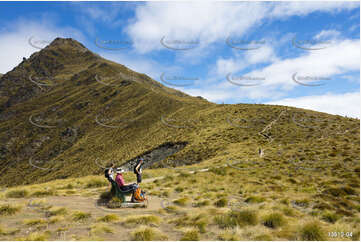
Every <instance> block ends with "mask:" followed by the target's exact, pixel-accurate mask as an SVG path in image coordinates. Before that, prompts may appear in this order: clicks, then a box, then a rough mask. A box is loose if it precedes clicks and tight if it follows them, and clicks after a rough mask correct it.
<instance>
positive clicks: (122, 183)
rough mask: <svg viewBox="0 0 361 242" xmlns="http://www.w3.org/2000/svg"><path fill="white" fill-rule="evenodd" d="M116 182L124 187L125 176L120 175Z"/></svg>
mask: <svg viewBox="0 0 361 242" xmlns="http://www.w3.org/2000/svg"><path fill="white" fill-rule="evenodd" d="M115 182H116V183H117V184H118V186H120V187H122V186H124V184H125V182H124V178H123V175H122V174H120V173H118V174H117V177H116V178H115Z"/></svg>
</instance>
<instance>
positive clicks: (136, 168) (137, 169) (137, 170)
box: [135, 163, 140, 174]
mask: <svg viewBox="0 0 361 242" xmlns="http://www.w3.org/2000/svg"><path fill="white" fill-rule="evenodd" d="M139 167H140V163H139V164H138V165H137V166H136V167H135V171H136V172H137V173H138V174H139Z"/></svg>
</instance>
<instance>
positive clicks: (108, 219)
mask: <svg viewBox="0 0 361 242" xmlns="http://www.w3.org/2000/svg"><path fill="white" fill-rule="evenodd" d="M118 220H119V217H118V215H116V214H107V215H105V216H104V217H100V218H98V219H97V221H100V222H106V223H110V222H116V221H118Z"/></svg>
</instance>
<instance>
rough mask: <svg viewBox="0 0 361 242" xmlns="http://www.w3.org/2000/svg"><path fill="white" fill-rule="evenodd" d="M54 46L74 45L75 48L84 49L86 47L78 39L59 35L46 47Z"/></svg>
mask: <svg viewBox="0 0 361 242" xmlns="http://www.w3.org/2000/svg"><path fill="white" fill-rule="evenodd" d="M55 46H56V47H61V46H71V47H75V48H81V49H86V47H85V46H84V45H83V44H81V43H80V42H78V41H76V40H75V39H72V38H60V37H57V38H56V39H54V40H53V41H52V42H51V43H50V44H49V45H48V46H47V47H55ZM86 50H87V49H86Z"/></svg>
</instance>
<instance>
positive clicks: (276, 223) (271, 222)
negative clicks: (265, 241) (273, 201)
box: [263, 213, 285, 229]
mask: <svg viewBox="0 0 361 242" xmlns="http://www.w3.org/2000/svg"><path fill="white" fill-rule="evenodd" d="M284 223H285V220H284V218H283V216H282V214H279V213H272V214H269V215H267V216H266V217H264V218H263V225H264V226H266V227H269V228H272V229H275V228H278V227H280V226H282V225H283V224H284Z"/></svg>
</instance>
